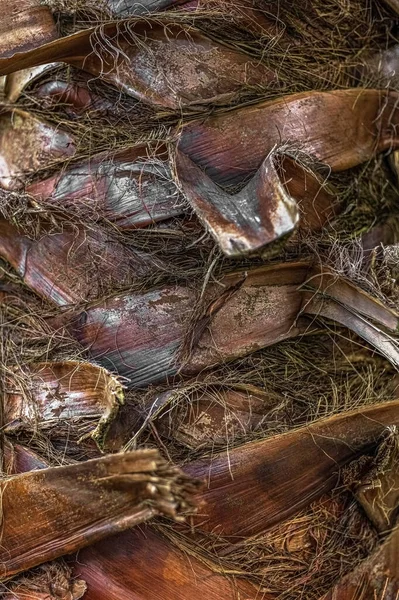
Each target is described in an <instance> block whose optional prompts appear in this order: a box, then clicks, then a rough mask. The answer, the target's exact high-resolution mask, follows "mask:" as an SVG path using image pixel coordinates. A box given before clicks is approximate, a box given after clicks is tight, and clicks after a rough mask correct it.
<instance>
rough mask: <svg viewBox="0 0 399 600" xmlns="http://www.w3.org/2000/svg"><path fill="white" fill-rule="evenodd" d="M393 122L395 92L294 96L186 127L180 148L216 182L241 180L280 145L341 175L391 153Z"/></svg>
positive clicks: (354, 91)
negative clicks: (310, 157) (383, 154)
mask: <svg viewBox="0 0 399 600" xmlns="http://www.w3.org/2000/svg"><path fill="white" fill-rule="evenodd" d="M397 119H398V112H397V92H394V91H391V92H389V91H380V90H368V89H348V90H335V91H332V92H310V93H302V94H293V95H291V96H288V97H286V96H284V97H282V98H279V99H277V100H270V101H267V102H263V103H261V104H254V105H252V106H247V107H244V108H240V109H236V110H232V111H230V112H226V113H225V114H221V115H216V116H213V117H211V118H209V119H207V120H206V121H205V122H203V123H198V122H194V123H192V124H188V125H187V126H186V127H184V128H183V131H182V133H181V136H180V142H179V148H180V150H181V151H182V152H184V153H185V154H187V155H188V156H189V157H190V158H191V159H192V160H193V161H194V162H195V163H196V164H197V165H199V166H200V167H202V168H203V169H206V172H207V173H208V175H209V176H210V177H211V178H212V179H214V180H215V181H216V182H218V183H220V184H234V183H237V182H239V181H240V180H242V179H243V178H244V177H245V176H248V175H249V174H251V173H253V172H254V171H256V169H257V168H259V165H260V163H261V162H262V160H264V158H265V157H266V156H267V155H268V154H269V153H270V152H271V151H273V149H274V148H275V147H276V146H277V147H278V146H279V145H284V144H293V147H294V149H295V148H297V149H298V150H301V151H302V152H306V153H307V154H309V155H310V156H313V157H314V158H316V159H318V160H319V161H321V162H323V163H326V164H328V165H329V167H330V168H331V169H332V170H333V171H342V170H345V169H349V168H351V167H354V166H355V165H358V164H360V163H362V162H365V161H367V160H370V158H371V157H372V156H373V155H374V154H375V153H376V152H381V151H384V150H387V149H395V147H396V145H397V144H398V139H397V136H396V131H395V127H396V122H397ZM237 122H239V123H240V127H239V128H238V129H237V126H236V125H237ZM307 123H312V135H311V136H310V135H309V129H308V125H307ZM293 152H295V150H293ZM294 156H295V154H294Z"/></svg>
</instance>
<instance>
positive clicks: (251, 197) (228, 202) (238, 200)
mask: <svg viewBox="0 0 399 600" xmlns="http://www.w3.org/2000/svg"><path fill="white" fill-rule="evenodd" d="M279 159H280V160H279ZM279 162H280V172H279V168H278V167H279V164H278V163H279ZM281 163H282V164H281ZM283 169H284V170H283ZM281 170H283V174H284V175H283V177H282V173H281ZM175 172H176V178H177V181H178V184H179V186H180V187H181V189H182V191H183V193H184V195H185V196H186V197H187V198H188V200H189V202H190V204H191V206H192V207H193V209H194V210H195V211H196V213H197V214H198V216H199V218H200V219H201V221H202V222H203V223H204V225H205V227H206V228H207V230H208V231H210V233H211V234H212V235H213V237H214V238H215V241H216V242H217V243H218V244H219V246H220V248H221V250H222V251H223V252H224V254H226V256H231V257H234V256H241V255H245V254H251V253H254V252H259V251H261V250H262V248H263V247H264V246H265V245H267V244H269V243H271V242H273V241H275V240H277V239H278V238H280V237H282V236H284V235H287V234H289V233H292V231H293V230H294V229H295V227H296V226H297V224H298V221H299V226H300V227H301V226H302V228H304V229H306V226H308V227H309V225H311V226H313V229H315V230H317V229H320V228H321V227H322V226H323V225H324V224H326V223H328V221H329V220H330V219H331V217H332V216H333V215H334V212H335V209H336V204H337V198H336V195H334V193H333V192H332V190H330V189H328V188H327V187H326V186H325V185H323V183H322V182H321V181H320V180H319V179H318V178H317V177H316V176H315V175H313V174H312V173H311V172H310V171H309V170H305V169H304V168H303V167H301V165H300V164H298V163H296V162H295V161H294V160H292V159H291V158H289V157H285V158H284V159H283V157H282V156H279V155H278V154H277V155H276V154H274V153H270V154H269V155H268V156H267V157H266V158H265V160H264V161H263V162H262V164H261V166H260V168H259V169H258V171H257V172H256V174H255V175H254V177H253V178H252V179H251V180H250V181H249V182H248V183H247V184H246V186H245V187H244V188H243V189H241V190H240V191H239V192H236V193H235V194H229V193H227V192H225V191H224V190H223V189H222V188H220V187H219V186H217V185H216V184H215V183H214V182H213V181H212V180H211V179H210V178H209V177H208V176H207V175H206V174H205V173H204V172H203V171H202V170H201V169H200V168H199V167H198V166H197V165H195V164H194V163H193V162H192V161H191V160H190V158H188V157H187V156H186V155H185V154H183V153H182V152H180V151H177V152H176V156H175ZM285 182H286V183H285ZM300 206H301V209H302V212H304V217H305V218H304V221H303V222H302V219H299V216H300ZM307 213H309V214H307Z"/></svg>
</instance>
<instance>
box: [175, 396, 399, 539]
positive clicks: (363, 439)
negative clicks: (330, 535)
mask: <svg viewBox="0 0 399 600" xmlns="http://www.w3.org/2000/svg"><path fill="white" fill-rule="evenodd" d="M392 425H399V400H393V401H391V402H386V403H383V404H379V405H374V406H369V407H365V408H362V409H359V410H355V411H350V412H347V413H341V414H339V415H336V416H333V417H330V418H327V419H322V420H320V421H317V422H315V423H313V424H311V425H309V426H308V427H302V428H300V429H298V430H296V431H290V432H288V433H285V434H282V435H278V436H274V437H272V438H268V439H266V440H263V441H260V442H252V443H249V444H245V445H243V446H240V447H238V448H233V449H230V450H229V451H228V452H223V453H221V454H218V455H214V456H212V459H211V460H209V459H204V460H200V461H197V462H195V463H191V464H190V465H187V466H185V467H184V471H185V472H186V473H188V474H189V475H190V476H192V477H196V478H197V477H198V478H201V479H206V480H207V482H208V485H207V489H206V490H204V491H202V492H201V493H200V497H201V501H200V503H199V505H198V516H196V517H194V522H195V523H196V526H197V527H198V528H199V529H204V530H206V531H213V532H214V533H215V534H220V535H224V536H231V537H235V536H249V535H256V534H258V533H261V532H264V531H266V530H268V529H270V527H272V526H273V525H275V524H277V523H280V522H281V521H284V520H285V519H288V518H289V517H290V516H292V515H294V514H295V513H297V512H298V511H299V510H301V509H302V508H304V507H306V506H308V505H309V504H310V503H311V502H312V501H313V500H316V499H317V498H320V496H321V495H322V494H323V493H325V492H327V491H329V490H332V489H333V488H334V487H335V486H336V485H337V483H338V481H339V476H340V467H342V466H343V465H345V464H346V463H348V462H349V461H351V460H353V459H355V458H356V457H357V456H359V455H360V454H362V453H364V452H365V451H367V450H369V449H371V448H372V447H373V446H374V447H375V446H376V445H377V443H378V439H379V438H380V436H381V434H382V433H383V431H384V430H385V428H386V427H388V426H392Z"/></svg>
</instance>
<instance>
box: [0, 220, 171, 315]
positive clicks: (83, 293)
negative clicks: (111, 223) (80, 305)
mask: <svg viewBox="0 0 399 600" xmlns="http://www.w3.org/2000/svg"><path fill="white" fill-rule="evenodd" d="M0 256H2V257H3V258H5V259H6V260H7V261H8V262H9V263H10V264H11V265H12V266H13V267H14V269H15V270H16V271H17V272H18V273H19V274H20V275H21V277H22V278H23V281H24V282H25V283H26V285H28V286H29V287H30V288H31V289H32V290H33V291H35V292H36V293H37V294H39V295H40V296H42V297H43V298H45V299H46V300H49V301H51V302H53V303H54V304H57V305H59V306H64V305H66V304H74V303H77V302H87V301H88V300H94V299H96V298H97V297H99V296H101V294H102V293H106V292H107V290H108V291H109V290H110V289H113V290H114V289H115V288H117V287H118V286H119V287H123V286H126V285H129V284H131V283H132V282H133V281H135V280H137V278H140V277H143V276H145V275H149V274H151V273H153V272H154V270H157V269H160V268H162V263H161V261H158V260H156V259H153V258H152V257H151V256H149V255H147V254H145V253H144V252H139V251H136V250H132V249H130V248H128V247H126V246H124V245H123V244H122V243H121V242H119V241H117V240H115V239H112V237H111V236H110V235H108V234H106V233H105V232H104V231H103V230H101V229H100V228H95V227H94V226H91V227H89V228H87V229H85V228H84V227H82V226H79V227H77V226H76V227H73V226H69V227H67V226H65V229H64V231H63V232H62V233H54V234H48V235H43V236H42V237H41V238H39V239H37V240H31V239H30V238H28V237H27V236H25V235H23V234H22V233H20V232H19V231H18V230H17V228H16V227H14V226H13V225H11V223H9V222H8V221H6V220H4V219H0Z"/></svg>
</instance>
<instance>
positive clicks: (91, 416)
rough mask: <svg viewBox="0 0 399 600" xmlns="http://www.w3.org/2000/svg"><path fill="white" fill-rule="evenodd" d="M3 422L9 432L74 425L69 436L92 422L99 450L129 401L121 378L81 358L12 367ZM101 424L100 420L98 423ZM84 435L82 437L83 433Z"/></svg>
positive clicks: (5, 387) (69, 430)
mask: <svg viewBox="0 0 399 600" xmlns="http://www.w3.org/2000/svg"><path fill="white" fill-rule="evenodd" d="M3 394H4V400H3V412H4V414H3V422H4V431H5V433H6V434H12V433H17V432H20V431H24V432H29V431H33V432H34V431H36V430H39V431H40V430H46V432H47V430H50V431H49V433H48V435H50V436H51V435H52V432H51V430H53V434H54V435H58V433H57V428H60V427H61V426H62V425H64V426H67V427H68V432H69V435H71V436H73V431H74V429H76V430H77V431H79V425H80V424H82V422H83V424H84V423H88V426H89V430H90V429H91V430H92V431H91V432H89V435H90V437H92V438H93V439H94V440H95V442H96V443H97V445H98V446H99V448H103V446H104V442H105V438H106V436H107V433H108V431H109V427H110V424H111V422H112V421H113V419H115V418H116V416H117V414H118V410H119V407H120V405H121V404H123V402H124V394H123V388H122V385H121V383H120V381H118V379H117V378H116V377H114V376H112V375H111V374H110V373H108V372H107V371H106V370H105V369H103V368H102V367H97V366H96V365H93V364H90V363H84V362H78V361H64V362H49V363H38V364H30V365H29V366H28V367H25V366H23V365H21V366H17V367H11V368H10V369H9V370H8V373H7V374H6V376H5V383H4V392H3ZM96 422H97V424H96ZM78 437H79V435H78Z"/></svg>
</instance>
